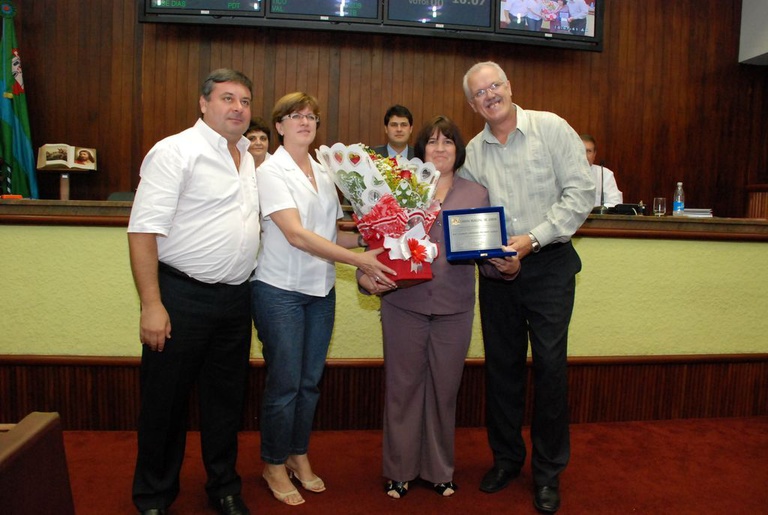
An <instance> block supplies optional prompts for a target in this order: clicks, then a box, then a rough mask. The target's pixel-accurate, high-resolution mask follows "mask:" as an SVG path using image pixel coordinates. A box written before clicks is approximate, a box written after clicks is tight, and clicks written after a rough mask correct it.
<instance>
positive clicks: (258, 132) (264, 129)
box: [244, 118, 272, 168]
mask: <svg viewBox="0 0 768 515" xmlns="http://www.w3.org/2000/svg"><path fill="white" fill-rule="evenodd" d="M271 135H272V131H270V130H269V124H268V123H267V122H266V121H264V120H263V119H262V118H254V119H253V121H252V122H251V124H250V125H249V126H248V130H247V131H245V134H244V136H245V137H246V138H248V141H250V142H251V143H250V145H248V153H249V154H251V155H252V156H253V161H254V162H255V163H256V168H258V167H260V166H261V164H262V163H263V162H264V161H265V160H266V159H267V158H268V157H270V153H269V139H270V137H271Z"/></svg>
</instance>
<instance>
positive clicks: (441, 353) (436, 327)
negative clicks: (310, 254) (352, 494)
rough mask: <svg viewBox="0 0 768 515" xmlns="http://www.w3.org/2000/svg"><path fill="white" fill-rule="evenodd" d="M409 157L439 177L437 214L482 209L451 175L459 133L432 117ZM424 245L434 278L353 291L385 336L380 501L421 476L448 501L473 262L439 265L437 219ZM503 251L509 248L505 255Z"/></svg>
mask: <svg viewBox="0 0 768 515" xmlns="http://www.w3.org/2000/svg"><path fill="white" fill-rule="evenodd" d="M415 154H416V157H418V158H420V159H422V160H423V161H425V162H430V163H433V164H434V165H435V168H437V170H439V171H440V180H439V181H438V183H437V189H436V197H437V199H438V200H439V201H440V202H441V204H442V209H465V208H473V207H485V206H488V204H489V200H488V191H487V190H486V189H485V188H484V187H483V186H481V185H479V184H477V183H473V182H470V181H467V180H464V179H461V178H459V177H456V176H455V175H454V172H455V171H456V170H457V169H458V168H459V167H460V166H461V165H462V164H463V163H464V157H465V148H464V142H463V140H462V137H461V134H460V133H459V129H458V127H457V126H456V124H454V123H453V122H452V121H451V120H449V119H448V118H446V117H444V116H438V117H436V118H434V119H433V120H432V121H430V122H429V123H428V124H427V125H426V126H425V127H424V128H423V129H422V130H421V132H419V135H418V136H417V139H416V145H415ZM429 238H430V240H431V241H432V242H434V243H437V244H438V246H439V254H438V257H437V258H436V259H435V260H434V261H433V262H432V273H433V276H434V277H433V279H432V280H431V281H427V282H424V283H420V284H417V285H415V286H412V287H410V288H406V289H403V290H397V291H393V292H390V291H389V287H388V286H386V285H382V284H381V283H377V282H375V281H372V280H371V278H370V277H369V276H367V275H363V273H362V272H360V271H358V282H359V284H360V286H361V287H362V288H363V289H365V290H366V291H368V292H370V293H376V294H384V295H382V297H381V324H382V332H383V337H384V367H385V382H386V385H385V404H384V440H383V454H384V459H383V463H384V467H383V468H384V476H385V477H386V478H387V479H388V482H387V484H386V487H385V491H386V492H387V495H389V496H391V497H394V498H396V499H399V498H401V497H403V496H404V495H405V494H406V493H408V487H409V481H410V480H413V479H415V478H417V477H421V478H422V479H424V480H425V481H428V482H429V483H431V484H432V486H433V489H434V490H435V491H436V492H437V493H438V494H440V495H442V496H446V497H447V496H450V495H453V494H454V493H455V491H456V488H457V486H456V484H455V483H454V482H453V470H454V435H455V427H456V397H457V395H458V391H459V384H460V382H461V375H462V373H463V371H464V358H465V357H466V355H467V350H468V348H469V343H470V340H471V337H472V321H473V318H474V313H475V312H474V306H475V263H474V262H473V261H468V262H460V263H455V264H451V263H448V261H447V260H446V259H445V243H444V242H443V227H442V223H441V218H440V217H438V219H437V221H436V222H435V223H434V225H433V226H432V228H431V229H430V231H429ZM507 250H508V249H507ZM519 269H520V262H519V261H518V260H517V258H516V257H514V258H504V259H490V260H488V261H486V262H483V263H482V264H481V272H482V273H483V274H484V275H486V276H488V277H494V278H498V279H506V280H511V279H514V277H515V276H516V275H517V272H518V270H519Z"/></svg>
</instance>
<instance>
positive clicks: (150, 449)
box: [133, 265, 251, 511]
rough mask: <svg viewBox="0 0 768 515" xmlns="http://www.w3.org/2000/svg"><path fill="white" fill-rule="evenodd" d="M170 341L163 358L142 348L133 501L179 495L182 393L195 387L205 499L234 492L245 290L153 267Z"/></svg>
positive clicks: (165, 500) (185, 396) (158, 504)
mask: <svg viewBox="0 0 768 515" xmlns="http://www.w3.org/2000/svg"><path fill="white" fill-rule="evenodd" d="M159 282H160V291H161V295H162V300H163V304H164V305H165V308H166V309H167V311H168V314H169V316H170V319H171V338H170V339H169V340H168V341H167V342H166V344H165V349H164V350H163V352H154V351H151V350H149V348H148V347H146V346H145V347H144V350H143V353H142V357H141V412H140V414H139V428H138V456H137V460H136V470H135V474H134V479H133V502H134V504H135V505H136V507H137V508H138V509H139V510H140V511H142V510H147V509H150V508H165V507H167V506H170V505H171V503H172V502H173V501H174V500H175V499H176V496H177V495H178V493H179V473H180V471H181V465H182V461H183V460H184V449H185V446H186V435H187V419H188V406H189V396H190V392H191V390H192V388H193V386H194V385H195V383H196V384H197V386H198V392H199V397H200V437H201V446H202V455H203V462H204V465H205V470H206V473H207V476H208V479H207V482H206V485H205V488H206V491H207V493H208V495H209V496H210V497H212V498H219V497H224V496H227V495H233V494H238V493H240V489H241V480H240V476H239V475H238V474H237V472H236V469H235V466H236V462H237V433H238V430H239V429H240V426H241V421H242V409H243V399H244V394H245V386H246V377H247V372H248V359H249V355H250V345H251V312H250V287H249V285H248V283H247V282H246V283H243V284H241V285H237V286H231V285H225V284H213V285H211V284H205V283H201V282H198V281H195V280H194V279H191V278H189V277H187V276H185V275H184V274H181V273H180V272H177V271H174V270H173V269H171V268H169V267H165V266H163V265H161V267H160V273H159Z"/></svg>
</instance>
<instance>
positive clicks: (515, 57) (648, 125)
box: [17, 0, 768, 216]
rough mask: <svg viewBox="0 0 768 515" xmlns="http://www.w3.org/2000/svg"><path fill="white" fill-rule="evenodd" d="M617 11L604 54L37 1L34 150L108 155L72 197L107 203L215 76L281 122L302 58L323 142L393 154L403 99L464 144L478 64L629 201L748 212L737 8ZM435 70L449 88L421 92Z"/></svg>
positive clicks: (754, 131)
mask: <svg viewBox="0 0 768 515" xmlns="http://www.w3.org/2000/svg"><path fill="white" fill-rule="evenodd" d="M605 7H606V9H605V34H604V36H605V41H604V49H603V51H602V52H598V53H593V52H583V51H573V50H563V49H550V48H545V47H540V46H532V45H531V46H529V45H519V44H503V43H489V42H485V41H458V40H450V39H440V38H420V37H410V36H384V35H374V36H371V35H366V34H354V33H332V32H318V31H300V30H282V29H255V28H249V27H215V26H191V25H183V26H181V25H178V26H174V25H171V24H143V23H142V24H139V23H137V21H136V10H137V3H135V2H122V1H119V0H79V1H75V0H61V1H57V2H52V1H41V2H27V3H25V4H24V6H23V9H22V8H20V9H19V16H18V17H17V31H18V34H19V37H20V46H21V49H22V52H23V53H22V56H23V58H24V72H25V82H26V85H27V90H28V94H29V96H28V98H29V100H28V102H29V109H30V116H31V117H32V131H33V145H34V146H35V148H36V147H38V146H39V145H41V144H43V143H50V142H58V141H65V142H72V143H75V144H87V145H93V146H95V147H96V148H97V149H99V151H100V160H99V161H100V168H102V170H99V172H97V173H96V174H90V175H84V176H83V177H76V178H74V179H73V181H72V198H75V199H103V198H106V195H108V193H109V192H110V191H112V190H117V189H121V190H124V189H129V188H132V187H133V186H135V184H136V183H137V182H138V166H139V164H140V162H141V159H142V158H143V156H144V154H145V153H146V152H147V151H148V150H149V148H150V147H151V146H152V145H153V144H154V143H155V142H157V141H158V140H159V139H161V138H162V137H165V136H168V135H170V134H173V133H174V132H178V131H179V130H182V129H184V128H186V127H187V126H189V124H190V123H191V122H192V121H194V119H195V116H196V114H197V112H196V106H195V102H196V99H197V88H198V87H199V85H200V82H201V80H202V78H203V77H204V76H205V74H207V73H208V72H209V71H210V69H211V68H212V67H214V66H221V65H227V66H233V65H234V64H235V63H236V64H237V65H238V66H240V67H242V68H246V69H250V70H252V73H251V74H252V75H257V74H259V75H261V77H260V78H259V83H260V84H261V88H259V91H260V98H261V99H262V100H261V102H262V105H261V108H262V110H264V111H270V110H271V107H272V104H273V103H274V100H275V99H276V98H278V97H279V96H281V95H282V94H284V93H286V92H288V91H294V90H295V89H297V88H298V87H299V86H300V84H301V83H300V81H299V79H298V77H299V75H298V71H297V70H296V68H295V66H296V63H298V62H299V60H298V57H299V56H298V55H297V53H298V52H300V51H301V52H303V53H305V54H307V55H310V56H311V58H312V62H309V61H307V62H306V63H305V65H306V68H307V69H306V70H305V71H306V73H307V74H309V75H313V76H312V77H310V76H309V75H307V76H306V82H305V83H306V84H307V86H306V87H307V88H310V87H312V88H313V89H316V90H317V91H315V92H314V93H316V94H318V95H319V96H321V97H324V98H325V100H324V102H323V103H324V111H325V110H326V108H331V109H329V110H328V111H327V112H326V114H325V116H324V118H325V120H326V121H327V122H328V123H324V124H323V126H322V128H321V135H320V136H321V138H320V139H319V140H318V142H319V143H328V142H332V141H331V140H333V141H339V140H346V141H352V140H363V141H365V142H367V143H370V144H378V143H381V141H382V139H383V138H382V136H383V135H382V134H381V130H380V123H378V121H377V120H376V118H380V117H381V113H383V110H385V109H386V107H387V106H388V105H391V104H392V103H395V102H398V103H403V104H405V105H407V106H408V107H409V108H411V109H412V110H413V111H414V114H415V115H416V125H417V127H420V126H421V124H423V123H424V121H425V120H426V119H428V118H429V117H430V116H433V115H435V114H437V113H438V112H443V113H445V114H448V115H449V116H452V117H453V118H454V119H455V120H456V121H457V123H458V124H459V126H460V127H461V129H462V131H463V133H464V134H465V135H466V136H467V139H469V138H470V137H471V136H472V135H474V134H476V133H477V132H478V131H479V130H480V129H481V128H482V121H481V120H480V119H479V117H478V116H477V115H475V114H474V113H473V112H472V111H471V109H470V108H469V106H468V105H466V104H465V103H463V101H462V100H461V99H460V96H459V95H460V80H461V76H462V75H463V73H464V71H465V70H466V69H467V68H468V67H469V66H470V65H471V64H473V63H474V62H476V61H479V60H486V59H495V60H497V61H498V62H499V63H500V64H502V66H503V67H504V68H505V70H507V72H508V73H509V75H510V79H511V80H512V81H513V92H514V94H515V100H516V101H518V102H520V104H521V105H523V106H524V107H529V108H534V109H547V110H551V111H554V112H556V113H558V114H560V115H561V116H563V117H564V118H566V119H567V120H568V121H569V123H570V124H571V125H572V126H573V127H574V128H575V129H576V130H578V131H579V132H583V131H585V130H588V131H590V132H591V133H594V134H595V136H596V137H597V138H598V141H599V142H600V149H601V150H600V155H601V156H602V159H604V160H605V161H606V164H607V165H608V166H609V167H611V168H612V169H614V170H615V171H616V173H617V175H618V181H619V184H620V185H621V187H622V190H623V191H624V193H625V198H626V199H627V200H630V201H636V200H640V199H643V200H645V201H646V202H648V201H649V199H650V198H651V197H653V196H655V195H660V194H663V195H665V196H669V195H671V190H672V188H673V187H674V182H676V181H677V180H683V181H684V182H685V183H686V186H687V187H686V191H687V192H689V193H688V195H689V196H690V200H689V203H690V204H697V205H699V206H701V207H713V208H714V209H715V214H716V215H721V216H742V215H743V214H744V212H745V207H746V206H745V203H746V195H745V187H746V183H765V182H768V149H766V145H765V140H766V138H768V128H767V127H766V124H765V123H764V120H765V119H766V118H768V101H766V97H768V76H766V73H765V69H764V67H756V66H747V65H739V64H738V63H737V61H736V59H737V58H736V52H737V48H738V27H739V24H740V14H741V13H740V8H739V6H738V4H737V3H735V4H728V5H724V4H723V3H722V2H719V1H716V0H707V1H704V2H701V1H700V0H682V1H680V2H674V3H669V2H665V1H663V0H649V1H646V2H607V3H606V6H605ZM712 20H717V21H716V22H713V21H712ZM252 45H253V46H252ZM257 46H258V48H257ZM251 50H253V52H251ZM259 54H260V55H259ZM326 55H327V56H328V59H329V60H330V62H331V63H332V64H334V65H335V64H338V66H331V67H330V70H327V72H328V76H325V75H323V74H324V73H325V71H324V70H323V66H322V65H321V63H322V62H324V60H325V58H326V57H325V56H326ZM289 63H293V64H292V65H289ZM355 63H357V64H355ZM291 66H293V68H291ZM350 66H352V67H354V66H359V67H363V68H364V69H366V70H367V73H366V74H364V75H363V76H364V77H366V78H368V79H369V80H370V82H371V83H369V84H368V85H360V84H357V85H354V88H352V86H353V85H352V84H350V83H348V82H346V81H348V80H351V77H352V75H351V73H352V68H349V67H350ZM386 72H389V73H386ZM246 73H247V72H246ZM346 73H349V75H347V77H350V78H346V79H345V74H346ZM437 74H441V75H442V77H439V78H440V79H441V87H440V88H438V89H439V91H435V87H431V88H428V87H427V86H428V83H429V80H430V78H431V77H430V76H431V75H437ZM84 76H85V78H84ZM334 77H338V82H334V80H333V79H334ZM403 77H405V78H406V80H404V79H403ZM408 79H410V80H408ZM414 86H416V87H414ZM325 87H327V88H328V90H327V92H325V90H324V89H323V88H325ZM126 89H127V90H126ZM352 89H356V90H357V91H358V92H361V91H367V92H368V97H366V98H365V99H364V101H365V102H367V104H365V105H364V106H363V108H362V111H361V112H360V113H359V114H358V118H357V119H354V120H353V119H347V120H345V119H343V118H344V117H345V116H346V117H349V116H350V115H352V116H354V113H350V112H349V111H348V109H347V108H345V106H344V105H342V101H343V100H342V99H343V98H349V97H345V96H344V92H345V91H350V92H351V93H353V91H352ZM428 89H431V90H432V91H431V92H430V93H429V95H427V90H428ZM158 91H160V92H163V93H165V94H164V95H159V94H158ZM449 91H450V93H449ZM337 93H338V95H337ZM425 95H427V96H425ZM454 95H455V96H454ZM332 97H334V98H332ZM336 102H337V103H338V105H337V106H336V105H335V103H336ZM358 105H359V104H358ZM332 106H333V107H332ZM449 111H450V112H449ZM331 113H334V114H331ZM335 113H338V116H339V119H338V121H337V122H336V123H334V120H333V116H335ZM93 142H95V144H93ZM126 167H128V168H129V171H128V172H127V173H126V172H125V168H126ZM39 175H40V177H39V178H38V182H39V184H40V186H41V193H42V196H43V198H58V177H57V175H56V174H39ZM126 177H130V179H127V178H126Z"/></svg>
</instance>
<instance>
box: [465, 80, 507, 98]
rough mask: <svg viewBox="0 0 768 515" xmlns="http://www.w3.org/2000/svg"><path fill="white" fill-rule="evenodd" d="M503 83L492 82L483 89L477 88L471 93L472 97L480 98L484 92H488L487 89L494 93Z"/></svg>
mask: <svg viewBox="0 0 768 515" xmlns="http://www.w3.org/2000/svg"><path fill="white" fill-rule="evenodd" d="M504 84H505V83H504V82H494V83H493V84H491V85H490V86H488V87H487V88H485V89H478V90H477V91H475V94H474V95H472V98H474V99H475V100H480V99H481V98H483V97H484V96H485V94H486V93H488V92H489V91H490V92H491V93H494V92H496V90H497V89H499V88H500V87H502V86H503V85H504Z"/></svg>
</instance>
